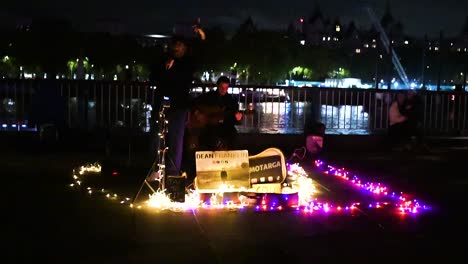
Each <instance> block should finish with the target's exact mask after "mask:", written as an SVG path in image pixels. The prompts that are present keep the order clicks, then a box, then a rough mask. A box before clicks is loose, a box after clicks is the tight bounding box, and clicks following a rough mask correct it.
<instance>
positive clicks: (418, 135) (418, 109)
mask: <svg viewBox="0 0 468 264" xmlns="http://www.w3.org/2000/svg"><path fill="white" fill-rule="evenodd" d="M403 114H404V115H405V116H407V117H408V133H409V136H410V138H411V143H412V144H413V146H414V147H415V148H417V149H419V150H421V151H428V150H429V148H428V146H427V145H426V144H425V142H424V135H423V134H424V133H423V118H424V112H423V102H422V99H421V97H420V95H418V94H417V93H416V91H413V90H409V91H408V93H407V95H406V101H405V104H404V109H403Z"/></svg>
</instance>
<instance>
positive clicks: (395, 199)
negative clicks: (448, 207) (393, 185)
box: [314, 160, 430, 214]
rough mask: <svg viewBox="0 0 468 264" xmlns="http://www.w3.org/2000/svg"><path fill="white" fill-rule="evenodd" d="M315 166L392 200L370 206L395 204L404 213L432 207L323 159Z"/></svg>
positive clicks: (379, 206) (383, 206) (380, 206)
mask: <svg viewBox="0 0 468 264" xmlns="http://www.w3.org/2000/svg"><path fill="white" fill-rule="evenodd" d="M314 164H315V166H316V167H317V168H318V169H319V170H320V171H321V172H323V173H324V174H326V175H333V176H336V177H339V178H340V179H342V180H344V181H346V182H347V183H348V184H350V185H352V186H354V187H356V188H358V189H360V190H363V191H365V192H368V193H371V194H373V195H376V196H380V197H383V198H388V199H389V200H390V201H391V202H376V203H373V204H369V205H368V208H376V209H380V208H385V207H389V206H390V207H391V206H393V207H394V208H395V209H397V211H398V212H400V213H402V214H404V213H413V214H416V213H419V212H421V211H424V210H429V209H430V207H429V206H428V205H425V204H423V203H421V202H420V201H418V200H416V199H410V198H409V196H408V195H406V194H404V193H403V192H399V193H397V192H394V191H390V188H389V187H387V186H385V185H384V184H382V183H375V182H364V181H361V180H360V179H359V178H358V177H357V176H356V175H351V173H350V172H349V171H347V170H346V169H344V168H341V169H340V168H336V167H333V166H331V165H328V164H325V163H324V162H323V161H321V160H316V161H315V162H314Z"/></svg>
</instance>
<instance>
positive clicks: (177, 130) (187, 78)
mask: <svg viewBox="0 0 468 264" xmlns="http://www.w3.org/2000/svg"><path fill="white" fill-rule="evenodd" d="M193 30H194V32H195V33H196V34H197V36H198V39H190V38H188V37H184V36H174V37H173V39H172V42H171V45H170V49H169V50H168V52H167V54H165V55H164V56H163V59H162V60H161V61H160V62H159V63H157V64H155V65H154V66H153V67H152V70H151V74H150V84H151V85H155V86H156V102H155V104H156V105H155V107H154V108H153V109H154V111H155V112H156V113H155V115H154V114H153V116H158V113H159V110H160V106H161V103H162V102H163V100H165V98H166V99H168V100H169V102H170V107H169V109H168V111H167V114H166V117H167V120H168V135H167V137H168V138H167V141H166V142H167V146H168V152H167V156H166V164H165V165H166V175H173V176H174V175H180V174H181V172H182V168H181V166H182V155H183V139H184V132H185V124H186V121H187V114H188V109H189V102H190V89H191V88H192V83H193V80H194V73H195V71H196V66H197V64H196V62H197V61H196V59H195V58H194V57H193V55H192V54H193V53H190V52H189V48H191V47H192V48H193V47H194V46H196V45H197V44H196V43H195V42H196V41H198V40H204V39H205V33H204V32H203V30H202V29H201V27H199V26H194V27H193ZM189 53H190V54H189Z"/></svg>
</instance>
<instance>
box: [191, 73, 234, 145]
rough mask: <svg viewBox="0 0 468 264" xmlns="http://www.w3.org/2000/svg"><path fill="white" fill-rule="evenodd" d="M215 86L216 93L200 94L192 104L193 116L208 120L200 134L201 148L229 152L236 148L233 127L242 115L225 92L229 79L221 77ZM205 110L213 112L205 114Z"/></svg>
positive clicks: (230, 96)
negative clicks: (198, 115)
mask: <svg viewBox="0 0 468 264" xmlns="http://www.w3.org/2000/svg"><path fill="white" fill-rule="evenodd" d="M216 84H217V89H216V91H210V92H207V93H205V94H202V95H200V96H199V97H197V98H196V99H195V100H194V102H193V107H194V109H195V115H197V114H200V115H205V118H207V119H209V120H207V121H206V124H205V126H204V128H203V129H202V132H201V133H200V143H201V148H202V149H205V150H230V149H234V148H235V146H236V140H237V129H236V127H235V125H237V124H238V123H239V121H240V120H241V119H242V113H241V112H240V111H239V103H238V101H237V100H236V99H235V98H234V97H233V96H232V95H230V94H229V93H228V92H227V91H228V88H229V84H230V81H229V78H227V77H226V76H221V77H219V79H218V81H217V82H216ZM207 109H210V110H211V111H214V112H212V113H206V111H207ZM208 111H209V110H208ZM206 115H208V116H207V117H206ZM210 115H211V116H210ZM210 119H211V120H210Z"/></svg>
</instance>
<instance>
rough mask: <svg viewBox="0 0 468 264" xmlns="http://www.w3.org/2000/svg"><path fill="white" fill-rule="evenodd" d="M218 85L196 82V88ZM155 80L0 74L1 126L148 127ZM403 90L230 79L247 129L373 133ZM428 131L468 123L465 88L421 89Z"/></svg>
mask: <svg viewBox="0 0 468 264" xmlns="http://www.w3.org/2000/svg"><path fill="white" fill-rule="evenodd" d="M211 88H213V87H212V86H210V85H207V86H196V87H194V88H193V90H192V95H193V96H197V95H198V94H200V93H203V92H206V91H208V90H210V89H211ZM156 91H157V90H156V87H151V86H149V85H148V84H147V83H140V82H132V83H125V82H101V81H52V80H50V81H48V80H2V81H0V124H1V128H0V130H3V131H6V130H20V131H21V130H28V129H34V128H35V127H36V124H38V123H56V124H60V125H63V126H64V127H68V128H80V129H87V130H93V129H97V128H113V127H127V128H132V129H137V130H141V131H143V132H144V131H149V125H150V122H151V121H150V120H151V116H150V115H151V110H152V108H153V106H154V100H155V94H156ZM397 92H398V90H375V89H340V88H336V89H335V88H305V87H304V88H303V87H301V88H299V87H281V86H233V87H231V88H230V93H231V94H233V96H235V97H236V98H237V100H238V101H239V104H240V108H241V110H243V111H244V117H243V119H242V121H241V124H240V125H239V126H238V129H239V131H240V132H244V133H301V132H302V131H303V129H304V126H305V124H307V123H308V122H313V121H314V120H315V121H320V122H322V123H324V124H325V125H326V127H327V133H344V134H369V133H378V132H379V131H384V130H386V129H387V127H388V109H389V106H390V104H391V102H392V100H393V99H394V97H395V95H396V93H397ZM417 95H418V97H419V98H420V102H421V104H420V110H421V124H422V127H423V129H424V130H425V132H426V134H444V133H447V132H452V131H464V130H466V129H467V113H468V109H467V94H466V93H463V92H435V91H417Z"/></svg>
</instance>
